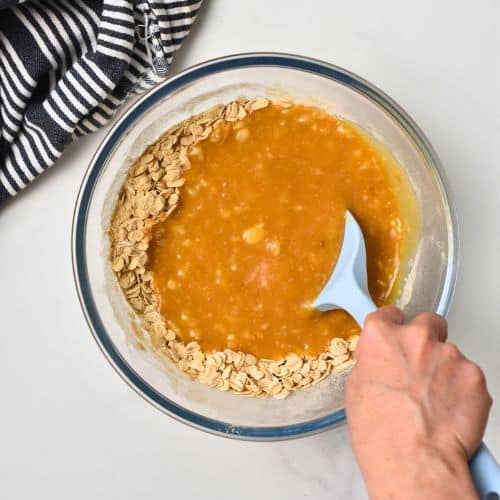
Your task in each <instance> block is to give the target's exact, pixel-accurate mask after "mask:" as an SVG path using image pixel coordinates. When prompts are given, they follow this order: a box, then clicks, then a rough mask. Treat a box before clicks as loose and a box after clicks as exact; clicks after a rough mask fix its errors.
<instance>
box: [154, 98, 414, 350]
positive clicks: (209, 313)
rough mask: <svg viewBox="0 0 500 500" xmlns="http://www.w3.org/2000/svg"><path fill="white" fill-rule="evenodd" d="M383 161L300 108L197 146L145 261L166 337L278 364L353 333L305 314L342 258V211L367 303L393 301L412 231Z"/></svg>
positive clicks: (267, 112) (360, 137) (345, 321)
mask: <svg viewBox="0 0 500 500" xmlns="http://www.w3.org/2000/svg"><path fill="white" fill-rule="evenodd" d="M388 158H389V157H388V156H387V155H386V154H384V153H383V152H381V151H380V150H379V149H378V148H377V147H376V146H375V145H374V143H373V141H370V140H369V139H368V138H367V137H366V136H365V135H364V134H363V133H361V132H360V131H359V130H358V129H356V128H355V127H353V126H352V125H350V124H348V123H347V122H345V121H343V120H340V119H338V118H334V117H332V116H330V115H328V114H326V113H324V112H322V111H320V110H318V109H316V108H310V107H305V106H300V105H293V106H291V107H288V108H282V107H281V106H279V105H271V106H269V107H267V108H265V109H262V110H259V111H256V112H254V113H252V114H251V115H249V116H247V117H246V118H245V119H244V120H242V121H238V122H234V123H232V124H227V123H226V124H225V125H224V126H223V127H222V128H220V129H218V130H216V131H215V132H214V133H213V134H212V136H211V137H210V138H209V139H208V140H206V141H204V142H201V143H199V144H197V145H195V146H194V148H193V149H192V153H191V155H190V160H191V168H190V169H189V170H188V171H187V172H186V174H185V178H186V184H185V186H184V187H183V188H182V192H181V200H182V205H181V207H180V209H179V210H178V211H177V212H176V213H174V214H173V216H171V217H169V218H167V219H166V220H165V221H164V222H161V223H159V224H157V225H156V226H155V227H154V229H153V239H152V242H151V245H150V250H149V256H150V268H151V270H152V273H153V286H154V289H155V290H156V292H157V293H158V294H159V296H160V298H161V312H162V314H163V315H164V316H165V317H166V318H167V320H168V322H169V324H170V326H171V327H172V328H173V329H175V330H176V331H178V333H179V335H180V337H181V338H182V339H183V340H184V341H185V342H188V341H190V340H197V341H198V342H199V343H200V345H201V347H202V348H203V349H204V350H205V351H210V350H223V349H224V348H231V349H233V350H239V351H243V352H247V353H252V354H254V355H256V356H258V357H262V358H274V359H277V358H280V357H281V356H283V355H286V354H287V353H290V352H294V353H297V354H309V355H316V354H319V353H320V352H323V351H324V350H326V348H327V345H328V342H329V340H331V339H332V338H333V337H344V338H345V337H348V336H350V335H352V334H354V333H357V332H358V331H359V329H358V327H357V325H356V324H355V322H354V320H352V319H351V317H350V316H349V315H348V314H347V313H345V312H343V311H332V312H328V313H320V312H318V311H315V310H312V309H311V307H310V304H311V302H312V301H313V300H314V298H315V297H316V296H317V294H318V293H319V291H320V290H321V288H322V287H323V285H324V284H325V283H326V281H327V279H328V277H329V275H330V273H331V271H332V268H333V266H334V264H335V261H336V259H337V257H338V253H339V250H340V246H341V243H342V237H343V228H344V213H345V210H346V209H349V210H351V212H352V213H353V214H354V216H355V217H356V219H357V220H358V221H359V223H360V225H361V228H362V230H363V233H364V235H365V239H366V247H367V259H368V278H369V287H370V292H371V295H372V297H373V299H374V300H375V302H376V303H377V304H378V305H381V304H383V303H384V302H385V301H386V300H387V299H388V297H389V295H390V293H391V290H392V288H393V285H394V282H395V279H396V276H397V274H398V268H399V265H400V256H401V251H402V250H401V249H402V244H403V239H404V235H405V233H406V232H408V227H407V226H408V224H409V223H408V218H407V217H405V215H404V214H402V210H401V205H400V202H399V194H398V191H399V190H400V189H403V190H404V189H407V186H406V184H405V182H406V181H404V179H403V177H402V175H401V173H400V172H395V171H394V168H391V167H390V165H388V163H390V161H389V159H388ZM391 161H394V160H391ZM396 170H397V169H396Z"/></svg>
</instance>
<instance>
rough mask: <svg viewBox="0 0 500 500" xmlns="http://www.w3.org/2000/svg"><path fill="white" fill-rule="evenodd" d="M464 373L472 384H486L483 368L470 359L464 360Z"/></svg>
mask: <svg viewBox="0 0 500 500" xmlns="http://www.w3.org/2000/svg"><path fill="white" fill-rule="evenodd" d="M464 372H465V373H464V375H465V376H466V377H467V380H468V381H469V382H470V383H471V384H472V385H474V386H479V385H486V377H485V376H484V372H483V370H482V369H481V368H480V367H479V366H478V365H476V363H473V362H472V361H466V362H465V363H464Z"/></svg>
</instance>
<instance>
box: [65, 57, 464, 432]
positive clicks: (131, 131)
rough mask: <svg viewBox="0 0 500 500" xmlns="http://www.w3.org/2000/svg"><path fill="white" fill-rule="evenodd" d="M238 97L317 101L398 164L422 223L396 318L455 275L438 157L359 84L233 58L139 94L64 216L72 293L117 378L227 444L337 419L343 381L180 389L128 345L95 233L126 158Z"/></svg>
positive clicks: (341, 76) (436, 304) (309, 67)
mask: <svg viewBox="0 0 500 500" xmlns="http://www.w3.org/2000/svg"><path fill="white" fill-rule="evenodd" d="M240 96H245V97H249V98H252V97H257V96H267V97H269V98H271V99H283V98H288V99H292V100H295V101H297V102H301V103H305V104H311V105H314V106H320V107H322V108H324V109H325V110H327V111H328V112H330V113H332V114H336V115H340V116H342V117H344V118H346V119H348V120H350V121H351V122H353V123H355V124H357V125H358V126H360V127H362V128H363V129H364V130H366V131H367V132H368V133H369V134H371V135H372V136H374V137H375V138H376V139H378V141H379V142H380V143H382V144H383V145H384V146H385V147H387V148H388V149H389V150H390V151H391V152H392V153H393V154H394V156H395V157H396V158H397V159H398V160H399V162H400V163H401V165H402V167H403V168H404V170H405V171H406V173H407V176H408V179H409V181H410V183H411V185H412V187H413V189H414V191H415V195H416V198H417V200H418V206H419V209H420V217H421V221H422V222H421V226H422V227H421V237H420V240H419V242H418V246H417V249H416V253H415V256H414V258H413V260H412V263H411V266H410V271H409V274H408V277H407V279H406V281H405V284H404V286H403V289H402V293H401V295H400V297H399V299H398V305H400V306H401V307H402V308H403V309H404V310H405V312H406V313H407V314H408V315H412V314H414V313H416V312H419V311H423V310H434V311H436V312H438V313H441V314H446V313H447V311H448V309H449V306H450V301H451V299H452V295H453V291H454V285H455V279H456V272H457V260H458V241H457V223H456V218H455V213H454V210H453V207H452V204H451V201H450V196H449V192H448V187H447V184H446V181H445V179H444V176H443V172H442V170H441V165H440V162H439V159H438V157H437V155H436V153H435V152H434V150H433V148H432V146H431V145H430V144H429V142H428V140H427V139H426V138H425V136H424V134H423V133H422V131H421V130H420V129H419V128H418V126H417V125H416V124H415V123H414V121H413V120H412V119H411V118H410V117H409V116H408V115H407V114H406V113H405V112H404V111H403V110H402V109H401V108H400V107H399V106H398V105H397V104H396V103H395V102H394V101H393V100H392V99H390V98H389V97H388V96H387V95H385V94H384V93H383V92H381V91H380V90H378V89H377V88H375V87H374V86H373V85H371V84H370V83H368V82H366V81H364V80H363V79H361V78H359V77H358V76H356V75H354V74H352V73H350V72H348V71H346V70H344V69H341V68H338V67H336V66H332V65H330V64H326V63H324V62H321V61H316V60H312V59H307V58H304V57H299V56H292V55H282V54H244V55H235V56H229V57H223V58H220V59H216V60H213V61H209V62H206V63H202V64H199V65H197V66H194V67H192V68H190V69H187V70H186V71H183V72H182V73H180V74H178V75H176V76H174V77H172V78H170V79H169V80H167V81H166V82H164V83H162V84H161V85H159V86H157V87H156V88H154V89H153V90H151V91H150V92H149V93H147V94H146V95H144V96H143V97H142V98H141V99H140V100H139V101H138V102H137V103H136V104H135V105H133V106H132V107H131V108H130V109H129V110H128V111H127V112H126V113H125V114H124V115H123V116H122V117H121V118H120V119H119V120H118V121H117V123H116V124H115V125H114V126H113V128H112V129H111V130H110V132H109V133H108V134H107V136H106V138H105V139H104V141H103V142H102V144H101V145H100V147H99V149H98V150H97V152H96V154H95V156H94V158H93V160H92V162H91V164H90V166H89V168H88V170H87V172H86V174H85V177H84V179H83V182H82V186H81V189H80V193H79V196H78V200H77V203H76V208H75V214H74V220H73V236H72V243H73V251H72V253H73V268H74V275H75V281H76V287H77V289H78V294H79V297H80V301H81V304H82V308H83V312H84V314H85V316H86V318H87V321H88V324H89V326H90V329H91V331H92V333H93V335H94V337H95V339H96V341H97V343H98V344H99V346H100V348H101V350H102V351H103V353H104V354H105V355H106V357H107V358H108V360H109V362H110V363H111V364H112V366H113V367H114V368H115V370H116V371H117V372H118V373H119V374H120V375H121V376H122V378H123V379H124V380H125V381H126V382H127V383H128V384H129V385H130V386H131V387H132V388H133V389H134V390H135V391H136V392H137V393H138V394H140V395H141V396H142V397H144V398H145V399H146V400H148V401H149V402H150V403H152V404H153V405H154V406H156V407H157V408H159V409H160V410H162V411H164V412H165V413H167V414H168V415H170V416H172V417H174V418H176V419H178V420H180V421H182V422H185V423H187V424H189V425H192V426H194V427H197V428H200V429H203V430H205V431H209V432H213V433H216V434H219V435H224V436H228V437H237V438H243V439H262V440H264V439H269V440H273V439H286V438H291V437H298V436H303V435H307V434H311V433H315V432H319V431H321V430H325V429H327V428H330V427H332V426H333V425H335V424H338V423H341V422H343V421H345V413H344V410H343V386H344V382H345V375H344V376H331V377H328V378H327V379H325V380H324V381H323V382H321V383H320V384H318V385H316V386H313V387H311V388H309V389H307V390H305V391H301V392H297V393H294V394H292V395H291V396H290V397H289V398H287V399H285V400H279V401H278V400H274V399H272V398H270V399H266V400H262V399H254V398H243V397H240V396H236V395H234V394H230V393H223V392H219V391H217V390H215V389H211V388H208V387H206V386H204V385H202V384H200V383H198V382H192V381H190V380H188V379H187V378H186V377H185V376H184V375H183V374H182V373H180V371H179V370H178V369H177V368H176V367H175V366H174V365H173V364H172V363H171V362H169V361H168V360H162V359H159V357H158V356H157V355H154V354H153V353H151V352H149V351H148V350H140V349H138V348H137V346H136V341H135V339H136V334H137V331H139V330H140V325H139V324H138V322H137V320H136V319H134V318H133V315H132V314H131V309H130V308H129V306H128V305H127V303H126V301H125V299H124V297H123V294H122V293H121V290H120V288H119V286H118V284H117V281H116V279H115V278H114V275H113V272H112V270H111V266H110V263H109V261H108V254H109V241H108V237H107V228H108V225H109V221H110V217H111V214H112V211H113V207H114V204H115V201H116V199H117V195H118V191H119V189H120V187H121V185H122V182H123V180H124V178H125V175H126V172H127V169H128V167H129V166H130V164H131V162H132V161H133V160H134V159H135V158H137V157H138V156H139V155H140V154H141V153H142V152H143V150H144V149H145V147H146V146H147V145H148V144H150V143H152V142H154V140H155V139H156V138H157V137H158V136H159V135H160V134H161V133H162V132H164V131H165V130H166V129H168V128H169V127H170V126H171V125H173V124H175V123H177V122H179V121H181V120H184V119H185V118H187V117H188V116H190V115H193V114H196V113H199V112H201V111H203V110H205V109H207V108H210V107H211V106H213V105H215V104H219V103H227V102H228V101H230V100H232V99H234V98H237V97H240Z"/></svg>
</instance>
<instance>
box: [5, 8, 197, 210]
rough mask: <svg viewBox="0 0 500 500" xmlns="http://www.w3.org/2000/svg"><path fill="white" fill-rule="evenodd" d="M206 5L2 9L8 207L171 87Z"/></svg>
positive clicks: (6, 193) (6, 194)
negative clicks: (169, 78) (174, 67)
mask: <svg viewBox="0 0 500 500" xmlns="http://www.w3.org/2000/svg"><path fill="white" fill-rule="evenodd" d="M200 5H201V0H198V1H194V0H180V1H173V0H163V1H140V0H28V1H22V0H21V1H16V0H0V203H1V202H2V201H4V200H6V199H7V198H10V197H12V196H14V195H15V194H16V193H18V192H19V191H20V190H22V189H23V188H24V187H25V186H26V185H28V184H29V183H30V182H32V181H33V180H34V179H35V178H36V177H37V176H38V175H39V174H41V173H42V172H43V171H44V170H46V169H47V168H48V167H50V166H51V165H52V164H53V163H54V162H55V161H56V160H57V158H58V157H59V156H60V155H61V153H62V152H63V150H64V148H65V146H67V145H68V144H69V143H70V142H71V141H72V140H74V139H76V138H78V137H79V136H82V135H85V134H88V133H90V132H93V131H95V130H97V129H98V128H99V127H101V126H103V125H105V124H106V123H107V122H108V120H109V119H110V118H111V116H113V114H114V113H115V111H116V110H117V109H118V107H119V106H120V105H121V104H122V103H123V101H124V100H125V99H126V98H127V96H129V95H130V94H131V93H142V92H144V91H146V90H148V89H149V88H151V87H152V86H154V85H155V84H156V83H158V82H160V81H161V80H163V79H164V78H165V75H166V73H167V70H168V67H169V65H170V62H171V60H172V55H173V53H174V52H175V50H176V49H178V48H179V47H180V45H181V43H182V41H183V40H184V38H185V37H186V35H187V34H188V33H189V29H190V27H191V25H192V23H193V21H194V19H195V17H196V13H197V11H198V9H199V8H200Z"/></svg>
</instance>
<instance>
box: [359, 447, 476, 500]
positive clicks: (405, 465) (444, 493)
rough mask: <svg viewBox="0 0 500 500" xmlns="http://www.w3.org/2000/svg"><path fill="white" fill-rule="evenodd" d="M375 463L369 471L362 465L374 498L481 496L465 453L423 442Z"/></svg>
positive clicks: (414, 499)
mask: <svg viewBox="0 0 500 500" xmlns="http://www.w3.org/2000/svg"><path fill="white" fill-rule="evenodd" d="M374 462H376V464H373V466H372V467H369V470H368V469H367V468H362V473H363V476H364V478H365V482H366V485H367V489H368V493H369V495H370V499H371V500H379V499H384V500H385V499H391V498H395V499H397V498H405V499H408V500H410V499H411V500H420V499H425V500H429V499H431V498H439V499H443V500H446V499H456V498H461V499H464V500H468V499H471V500H472V499H477V494H476V492H475V490H474V486H473V483H472V479H471V477H470V473H469V468H468V464H467V459H466V457H465V454H461V453H459V452H453V453H445V452H443V451H442V450H441V449H439V448H438V447H435V446H432V445H431V446H428V445H419V446H416V447H414V448H413V449H412V450H411V451H409V453H404V454H399V455H398V454H397V453H396V454H391V455H387V456H385V457H384V456H378V457H377V459H376V461H374Z"/></svg>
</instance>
